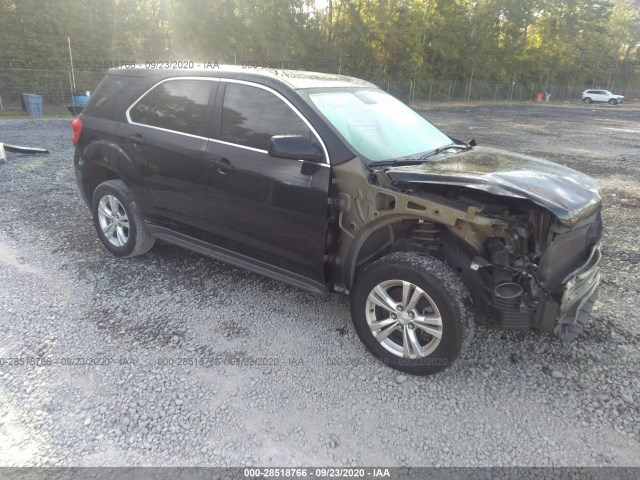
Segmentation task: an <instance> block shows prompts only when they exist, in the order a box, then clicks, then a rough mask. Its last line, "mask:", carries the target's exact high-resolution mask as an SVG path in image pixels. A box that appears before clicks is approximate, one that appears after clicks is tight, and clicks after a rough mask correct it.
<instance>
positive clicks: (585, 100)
mask: <svg viewBox="0 0 640 480" xmlns="http://www.w3.org/2000/svg"><path fill="white" fill-rule="evenodd" d="M584 103H586V104H587V105H588V104H591V103H593V100H591V99H590V98H589V97H587V98H585V99H584Z"/></svg>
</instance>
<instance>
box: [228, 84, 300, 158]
mask: <svg viewBox="0 0 640 480" xmlns="http://www.w3.org/2000/svg"><path fill="white" fill-rule="evenodd" d="M274 135H307V136H308V135H311V131H310V130H309V127H307V125H306V124H305V123H304V122H303V121H302V119H301V118H300V117H299V116H298V115H297V114H296V113H295V112H294V111H293V110H292V109H291V108H290V107H289V106H288V105H287V104H286V103H284V102H283V101H282V100H281V99H280V98H278V97H276V96H275V95H274V94H273V93H271V92H268V91H266V90H263V89H261V88H257V87H252V86H250V85H243V84H238V83H227V86H226V88H225V93H224V103H223V109H222V126H221V130H220V140H223V141H225V142H230V143H235V144H237V145H244V146H246V147H253V148H258V149H260V150H267V148H268V145H269V139H270V138H271V137H272V136H274Z"/></svg>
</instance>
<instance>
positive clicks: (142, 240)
mask: <svg viewBox="0 0 640 480" xmlns="http://www.w3.org/2000/svg"><path fill="white" fill-rule="evenodd" d="M101 202H102V206H101ZM101 208H102V210H100V209H101ZM99 210H100V211H99ZM91 213H92V214H93V224H94V226H95V228H96V231H97V232H98V237H99V238H100V241H101V242H102V244H103V245H104V246H105V247H106V248H107V250H109V251H110V252H111V253H113V254H114V255H116V256H118V257H125V258H129V257H135V256H137V255H142V254H145V253H147V252H148V251H149V250H151V249H152V248H153V245H154V244H155V242H156V239H155V238H154V237H152V236H151V235H150V234H149V233H148V232H147V230H146V229H145V225H144V220H143V219H142V215H141V214H140V211H139V210H138V206H137V205H136V202H135V200H134V199H133V197H132V196H131V192H130V191H129V189H128V188H127V186H126V185H125V184H124V182H123V181H122V180H108V181H106V182H103V183H101V184H100V185H98V186H97V187H96V189H95V190H94V192H93V196H92V197H91ZM109 214H110V215H109ZM125 225H126V226H125Z"/></svg>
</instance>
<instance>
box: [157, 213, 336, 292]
mask: <svg viewBox="0 0 640 480" xmlns="http://www.w3.org/2000/svg"><path fill="white" fill-rule="evenodd" d="M146 227H147V230H148V231H149V233H150V234H151V235H153V236H154V237H156V238H157V239H159V240H164V241H165V242H169V243H172V244H174V245H178V246H179V247H183V248H186V249H188V250H192V251H194V252H197V253H200V254H202V255H206V256H207V257H211V258H214V259H216V260H220V261H222V262H225V263H229V264H231V265H234V266H236V267H240V268H244V269H245V270H249V271H250V272H254V273H258V274H260V275H264V276H265V277H269V278H273V279H274V280H278V281H280V282H282V283H286V284H288V285H292V286H294V287H298V288H301V289H302V290H306V291H308V292H311V293H315V294H317V295H322V296H324V297H326V296H328V295H329V292H328V290H327V286H326V285H324V284H322V283H319V282H316V281H314V280H310V279H308V278H306V277H303V276H302V275H298V274H296V273H293V272H289V271H288V270H284V269H282V268H279V267H276V266H273V265H269V264H268V263H265V262H262V261H260V260H256V259H253V258H251V257H247V256H246V255H242V254H240V253H237V252H233V251H231V250H227V249H226V248H221V247H218V246H216V245H213V244H210V243H207V242H203V241H202V240H198V239H197V238H193V237H190V236H188V235H184V234H182V233H178V232H176V231H174V230H171V229H169V228H166V227H159V226H157V225H151V224H148V223H147V224H146Z"/></svg>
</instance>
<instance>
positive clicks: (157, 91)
mask: <svg viewBox="0 0 640 480" xmlns="http://www.w3.org/2000/svg"><path fill="white" fill-rule="evenodd" d="M218 83H219V82H218V81H217V79H207V78H173V79H167V80H163V81H162V82H160V83H158V84H156V85H155V86H154V87H153V88H151V89H150V90H149V91H148V92H147V93H145V94H144V95H143V96H142V97H141V98H140V99H139V100H138V101H136V102H135V103H134V104H133V105H132V106H131V107H130V108H129V109H128V110H127V118H128V121H129V123H128V125H127V126H126V132H125V134H124V135H123V136H124V142H123V143H124V145H125V149H126V150H128V153H129V155H130V157H131V158H133V159H134V162H135V164H136V165H137V167H138V168H137V172H138V175H139V176H140V178H139V179H138V181H137V182H136V183H137V184H138V185H139V188H140V189H141V190H142V191H141V192H140V195H137V196H136V198H138V199H139V202H140V203H141V205H140V207H141V210H142V211H143V214H144V216H145V218H147V220H149V221H151V223H154V224H156V225H159V226H163V227H167V228H170V229H172V230H176V231H179V232H182V233H185V234H187V235H190V236H195V237H199V236H202V231H203V229H204V228H206V209H205V189H204V180H203V176H204V173H205V165H206V164H205V155H206V149H207V142H208V140H207V138H206V136H205V122H206V119H207V118H210V115H211V112H212V108H213V107H212V100H213V98H215V92H216V89H217V85H218Z"/></svg>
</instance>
